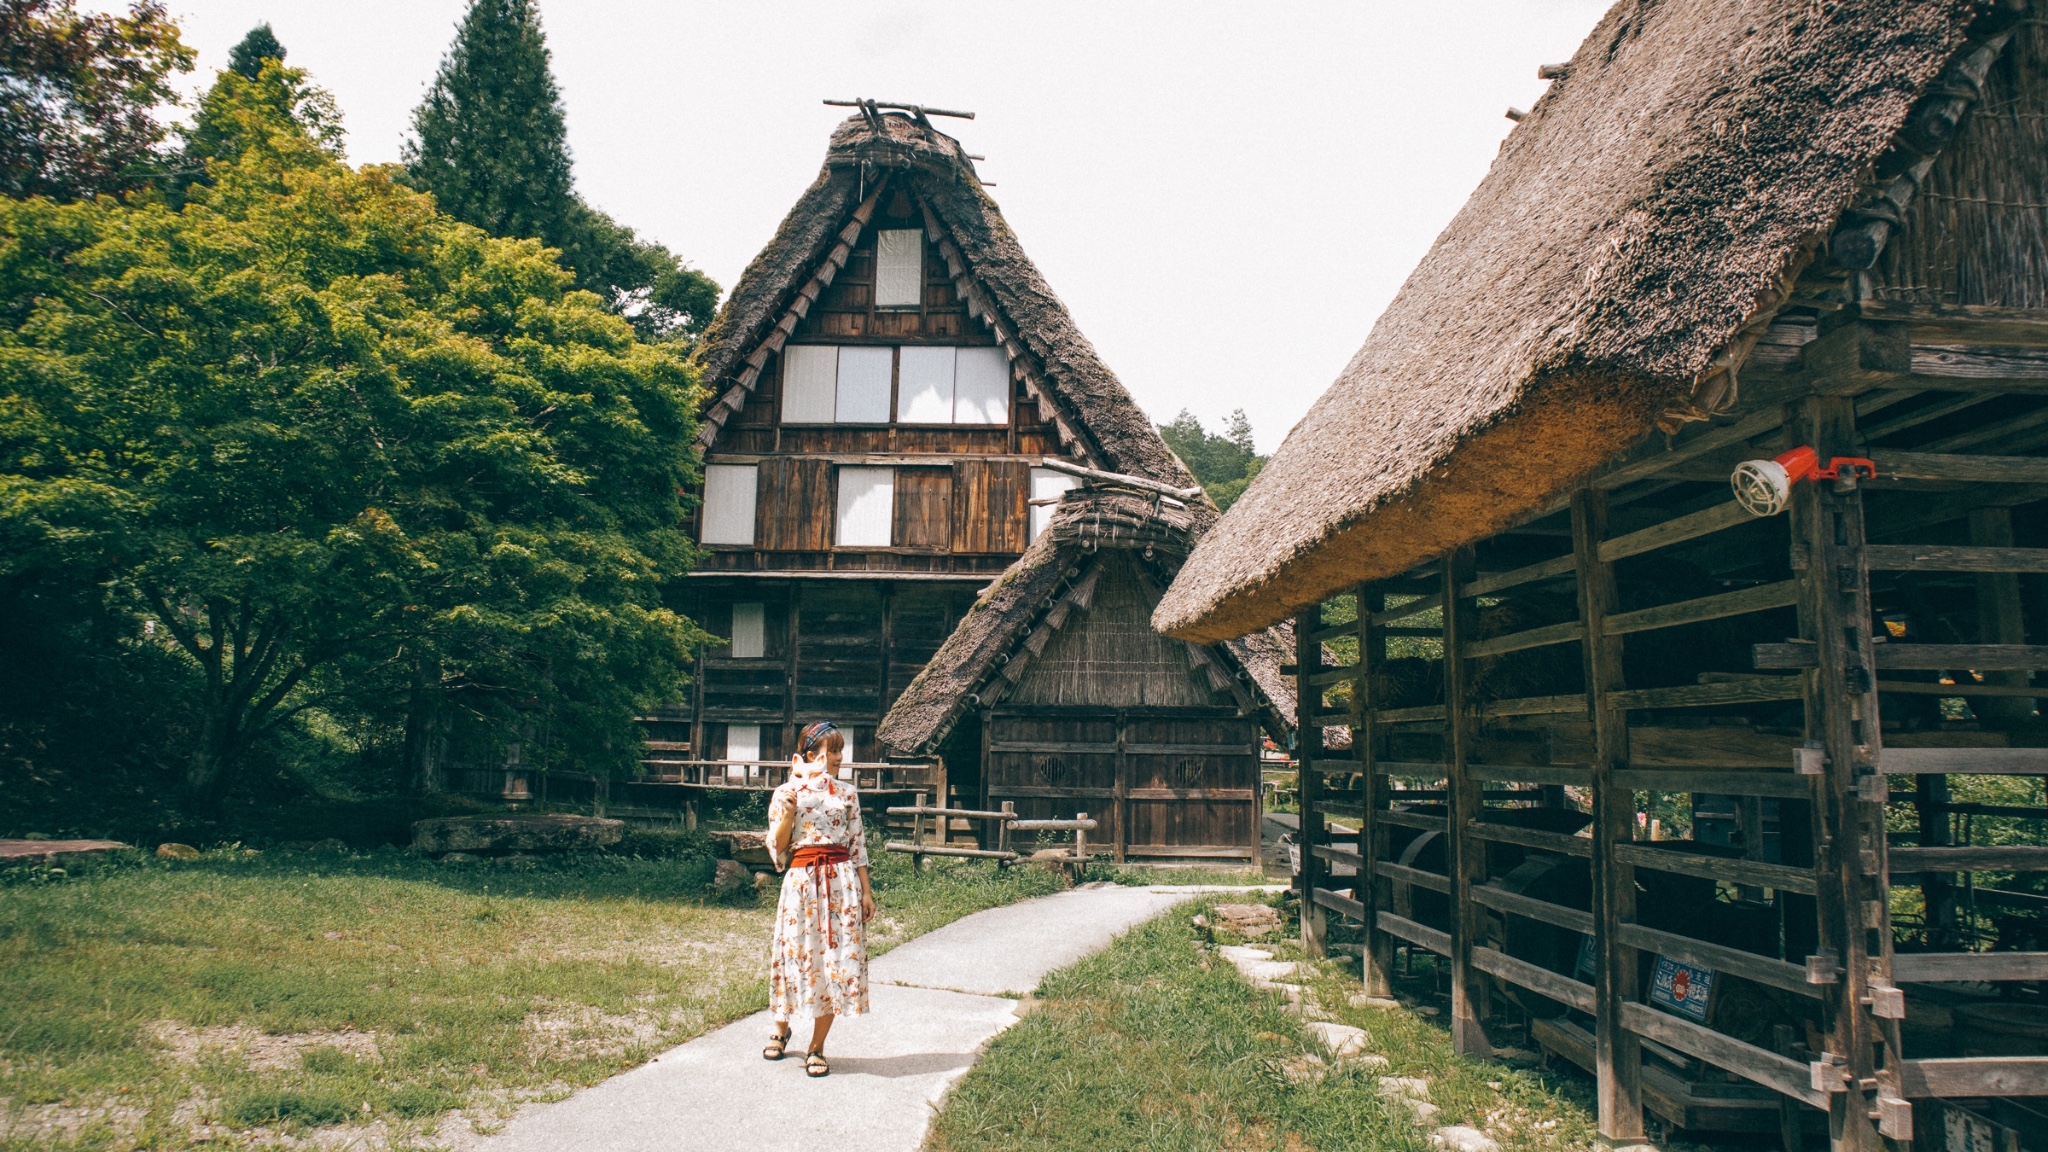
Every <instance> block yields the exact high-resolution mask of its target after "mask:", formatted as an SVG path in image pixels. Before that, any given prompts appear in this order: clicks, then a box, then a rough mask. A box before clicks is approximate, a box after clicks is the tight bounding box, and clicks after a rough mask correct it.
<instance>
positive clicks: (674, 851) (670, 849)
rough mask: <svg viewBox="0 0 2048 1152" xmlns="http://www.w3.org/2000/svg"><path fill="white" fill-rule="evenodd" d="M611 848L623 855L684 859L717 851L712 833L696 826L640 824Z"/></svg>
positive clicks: (658, 858)
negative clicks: (699, 829) (648, 826)
mask: <svg viewBox="0 0 2048 1152" xmlns="http://www.w3.org/2000/svg"><path fill="white" fill-rule="evenodd" d="M612 851H613V852H616V853H618V854H619V855H621V856H638V857H639V858H640V859H642V860H681V859H688V858H689V857H692V856H702V857H705V858H707V859H708V858H712V857H715V856H717V854H718V852H717V849H716V848H715V847H714V846H713V845H712V843H711V837H709V836H706V835H705V834H704V833H702V832H699V831H697V830H696V829H694V828H692V829H683V828H638V827H633V826H630V825H629V826H628V827H627V828H626V834H625V835H624V836H623V837H621V838H620V840H619V842H618V843H617V844H615V845H613V846H612Z"/></svg>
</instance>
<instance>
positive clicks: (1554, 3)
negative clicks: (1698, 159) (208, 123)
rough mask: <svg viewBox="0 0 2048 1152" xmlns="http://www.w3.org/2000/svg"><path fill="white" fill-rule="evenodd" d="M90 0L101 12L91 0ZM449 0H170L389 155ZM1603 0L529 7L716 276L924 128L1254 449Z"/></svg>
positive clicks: (1140, 393)
mask: <svg viewBox="0 0 2048 1152" xmlns="http://www.w3.org/2000/svg"><path fill="white" fill-rule="evenodd" d="M95 6H97V5H95ZM465 6H466V2H465V0H348V2H346V3H341V2H337V0H171V7H172V11H173V12H174V13H176V14H177V16H178V18H179V22H180V24H181V25H182V26H183V28H184V32H185V39H186V41H187V42H188V43H190V44H191V45H192V46H193V47H195V48H197V49H198V50H199V53H200V73H199V75H198V76H197V77H195V80H194V83H195V85H199V84H203V83H206V82H210V81H211V78H212V74H213V70H214V69H217V68H220V67H222V66H223V65H224V64H225V62H226V59H227V53H228V49H229V48H231V47H232V46H233V45H234V43H235V42H236V41H237V40H239V39H241V37H242V35H243V34H244V33H245V32H247V31H248V30H249V28H250V27H251V26H253V25H255V24H256V23H258V22H260V21H264V20H268V21H270V23H271V25H272V26H273V27H274V28H275V29H276V32H277V36H278V39H279V40H280V41H282V42H283V44H284V46H285V49H286V52H287V53H288V55H289V60H290V63H292V64H293V65H296V66H298V67H302V68H306V69H309V70H310V71H311V72H312V74H313V78H314V79H315V80H316V81H317V82H319V83H320V84H322V85H324V86H325V87H326V88H328V89H329V90H330V91H332V92H333V93H334V94H335V96H336V98H337V99H338V100H339V102H340V104H341V108H342V112H343V114H344V116H345V117H346V123H347V125H348V128H349V130H350V131H349V154H350V158H351V159H352V160H354V161H356V162H358V163H362V162H370V161H391V160H396V159H397V157H398V149H399V144H400V142H401V141H402V140H403V138H404V136H405V133H406V131H407V129H408V125H409V121H410V117H411V110H412V107H413V105H414V104H416V103H417V102H418V100H419V98H420V95H421V94H422V92H423V91H424V89H425V87H426V85H427V83H428V82H429V81H431V80H432V78H433V74H434V69H435V67H436V66H437V65H438V63H439V61H440V58H441V54H442V53H443V52H444V51H445V50H446V48H447V46H448V43H449V41H450V40H451V38H452V36H453V33H454V27H455V24H456V21H457V20H458V19H459V18H460V17H461V14H462V11H463V9H464V8H465ZM1605 8H1606V4H1605V3H1604V0H1404V2H1398V3H1397V2H1393V0H1351V2H1349V3H1344V2H1336V3H1273V2H1268V3H1229V4H1225V3H1216V2H1208V0H1205V2H1202V3H1187V2H1183V3H1157V2H1135V0H1091V2H1066V0H1059V2H1047V0H1010V2H1009V3H981V2H967V0H953V2H950V3H913V2H905V3H872V4H871V3H855V2H851V0H841V2H837V3H817V2H813V0H776V2H773V3H769V2H762V0H723V2H722V3H715V4H712V3H686V2H669V3H660V2H654V0H603V2H601V3H600V2H594V0H581V2H570V0H542V4H541V9H542V19H543V21H544V26H545V28H546V31H547V35H548V42H549V46H550V48H551V49H552V50H553V52H554V66H555V76H556V79H557V81H558V83H559V84H560V86H561V89H562V94H563V99H564V102H565V103H566V105H567V107H568V120H569V143H570V146H571V147H572V148H573V149H574V152H575V159H576V178H577V181H578V187H579V188H580V190H581V191H582V192H583V194H584V195H585V197H586V198H588V199H589V200H590V201H591V202H592V203H593V204H595V205H597V206H598V207H600V208H603V209H604V210H606V211H608V212H610V213H611V214H612V215H613V216H614V217H616V218H618V219H619V220H620V221H622V222H623V223H625V224H628V225H630V226H631V227H633V228H634V229H636V230H638V231H639V232H640V233H641V234H642V235H645V236H650V237H653V238H655V239H657V240H659V241H661V242H662V243H663V244H666V245H668V246H669V248H670V249H672V250H673V251H675V252H677V253H679V254H681V255H682V256H683V257H684V258H686V259H688V260H689V261H690V262H691V263H693V264H695V265H696V266H697V267H699V268H702V269H704V270H705V271H706V272H708V273H710V275H711V276H712V277H713V278H715V279H716V280H717V281H718V282H719V284H720V285H722V286H724V287H726V288H728V289H729V288H731V286H732V285H733V283H734V282H735V281H736V280H737V279H738V278H739V275H740V272H741V270H742V269H744V268H745V267H746V264H747V261H749V260H750V259H752V258H753V255H754V253H755V252H757V251H758V250H759V249H760V248H761V246H762V245H764V244H765V243H767V241H768V239H769V237H770V236H771V235H772V234H773V233H774V230H775V227H776V225H777V223H778V222H779V221H780V220H781V219H782V216H783V214H784V213H785V212H787V211H788V210H789V208H790V206H791V205H792V204H793V203H795V201H796V198H797V196H798V195H799V194H800V193H801V192H802V191H803V189H804V188H805V187H806V186H807V185H808V184H809V183H810V181H811V180H812V178H813V177H814V176H815V175H816V174H817V171H818V166H819V164H820V163H821V162H822V160H823V158H824V150H825V141H826V137H827V135H828V134H829V133H830V131H831V129H832V127H833V125H834V124H836V123H837V122H838V120H839V119H840V118H841V116H842V115H843V113H844V111H845V110H844V109H834V108H827V107H824V106H822V105H820V104H819V100H820V99H822V98H825V97H834V98H846V97H853V96H868V97H875V98H880V99H885V100H910V101H916V102H919V103H923V104H926V105H929V106H932V107H939V108H961V109H967V110H971V111H973V112H975V113H977V114H978V117H977V119H975V120H972V121H964V120H942V121H939V124H940V126H941V127H942V128H944V129H946V130H947V131H949V132H952V133H953V134H954V135H956V136H958V137H959V138H960V139H961V141H963V142H964V143H965V144H966V145H967V150H968V151H970V152H974V153H978V154H982V155H986V156H987V157H988V160H987V161H986V162H985V163H982V164H981V165H980V166H979V167H980V169H981V173H982V176H983V178H984V179H986V180H988V181H991V182H993V183H994V184H995V185H996V187H995V188H994V189H993V190H992V194H993V195H994V196H995V198H996V200H997V201H998V202H999V203H1000V204H1001V205H1002V207H1003V213H1004V215H1005V217H1007V218H1008V220H1009V222H1010V225H1011V227H1012V228H1014V229H1015V230H1016V232H1017V234H1018V236H1019V237H1020V238H1021V239H1022V240H1023V242H1024V247H1025V250H1026V251H1028V252H1029V253H1030V254H1031V257H1032V259H1033V260H1035V261H1036V262H1037V264H1038V266H1039V268H1040V269H1041V270H1043V272H1044V273H1045V276H1046V278H1047V280H1048V281H1050V282H1051V284H1052V286H1053V289H1054V290H1055V291H1057V292H1058V293H1059V294H1060V296H1061V298H1062V299H1064V300H1065V301H1066V304H1067V307H1068V308H1069V309H1071V310H1072V312H1073V314H1074V317H1075V319H1076V321H1077V322H1078V323H1079V324H1080V326H1081V330H1082V331H1084V332H1086V333H1087V334H1088V336H1089V337H1090V338H1091V339H1093V340H1094V341H1095V344H1096V347H1097V348H1098V349H1100V351H1101V352H1102V355H1103V357H1104V359H1105V360H1107V361H1108V362H1109V365H1110V367H1111V368H1112V369H1114V370H1115V371H1116V373H1117V374H1118V376H1119V377H1121V378H1122V380H1123V382H1124V384H1125V386H1126V387H1128V388H1129V389H1130V390H1131V392H1132V393H1133V394H1134V395H1136V397H1137V398H1138V402H1139V403H1141V404H1143V405H1144V406H1145V408H1146V410H1147V411H1148V412H1150V413H1151V415H1152V416H1153V418H1154V419H1155V420H1158V421H1165V420H1170V419H1172V418H1173V416H1174V414H1175V413H1176V412H1178V411H1179V410H1180V409H1182V408H1188V409H1190V410H1192V411H1193V412H1194V413H1195V414H1196V415H1197V416H1200V417H1201V418H1202V419H1203V421H1204V422H1205V423H1207V424H1208V425H1209V426H1210V427H1211V428H1214V427H1216V426H1217V421H1218V420H1219V419H1220V418H1221V417H1222V416H1223V415H1224V414H1225V413H1227V412H1228V411H1230V410H1231V409H1232V408H1238V407H1242V408H1243V409H1244V410H1245V411H1246V413H1247V414H1249V415H1250V417H1251V421H1252V426H1253V428H1254V429H1255V431H1256V433H1257V436H1258V442H1259V447H1260V450H1261V451H1271V450H1272V449H1273V448H1274V447H1276V446H1277V445H1278V444H1279V443H1280V440H1281V439H1282V438H1283V437H1284V436H1285V434H1286V432H1287V429H1289V428H1290V427H1292V426H1293V424H1294V422H1295V421H1296V420H1298V419H1300V418H1301V416H1302V414H1303V413H1304V412H1306V411H1307V409H1308V406H1309V404H1310V403H1311V402H1313V401H1314V399H1315V398H1316V396H1318V395H1319V394H1321V392H1322V390H1323V389H1324V388H1325V387H1326V386H1327V385H1328V384H1329V383H1330V381H1331V380H1333V379H1334V378H1335V377H1336V374H1337V372H1338V371H1339V370H1340V369H1341V368H1342V367H1343V366H1344V363H1345V362H1346V361H1347V360H1349V359H1350V357H1351V354H1352V353H1353V352H1354V351H1356V350H1357V348H1358V346H1359V345H1360V344H1361V343H1363V342H1364V340H1365V336H1366V333H1367V332H1368V331H1369V330H1370V329H1371V327H1372V322H1373V320H1374V319H1375V318H1376V317H1377V316H1378V315H1379V313H1380V311H1381V309H1383V308H1384V307H1385V306H1386V304H1387V302H1388V301H1389V300H1391V299H1392V298H1393V295H1394V293H1395V292H1396V291H1397V290H1398V289H1399V288H1400V286H1401V282H1402V281H1403V280H1404V279H1405V278H1406V277H1407V275H1408V271H1409V269H1410V268H1411V267H1412V266H1413V265H1414V264H1415V262H1416V261H1417V260H1418V259H1419V258H1420V257H1421V256H1422V254H1423V253H1424V252H1425V251H1427V250H1428V248H1429V245H1430V242H1431V241H1432V240H1433V239H1435V237H1436V234H1437V233H1438V232H1439V231H1440V230H1441V229H1442V228H1443V226H1444V225H1445V224H1447V223H1448V222H1449V221H1450V218H1451V216H1452V215H1453V214H1454V213H1456V212H1457V210H1458V207H1459V205H1460V204H1462V203H1463V202H1464V199H1465V196H1466V194H1467V193H1469V192H1470V191H1471V189H1472V187H1473V186H1474V185H1475V184H1477V183H1478V181H1479V179H1480V178H1481V177H1482V176H1483V175H1485V173H1486V169H1487V166H1488V165H1489V164H1490V163H1491V162H1492V160H1493V156H1494V153H1495V151H1496V149H1497V148H1498V146H1499V142H1500V140H1501V138H1502V137H1504V136H1505V135H1506V134H1507V132H1508V130H1509V129H1510V128H1511V127H1512V126H1513V125H1512V122H1510V121H1509V120H1507V119H1506V118H1505V116H1504V115H1503V113H1504V111H1505V110H1506V108H1507V107H1508V106H1509V105H1511V104H1512V105H1515V106H1518V107H1523V108H1526V107H1528V106H1529V105H1530V104H1531V103H1533V102H1534V101H1535V99H1536V98H1537V97H1538V96H1539V95H1540V94H1541V93H1542V91H1543V88H1544V86H1545V85H1544V83H1543V82H1542V81H1540V80H1538V79H1536V67H1537V65H1539V64H1544V63H1550V62H1556V61H1563V60H1566V59H1569V58H1570V56H1571V55H1572V53H1573V52H1574V51H1575V50H1576V49H1577V47H1578V45H1579V42H1580V40H1582V39H1583V38H1584V37H1585V35H1586V33H1587V32H1588V31H1589V30H1590V29H1591V28H1592V26H1593V24H1594V22H1595V21H1597V20H1598V19H1599V16H1600V14H1601V12H1602V11H1604V9H1605Z"/></svg>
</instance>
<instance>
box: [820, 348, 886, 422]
mask: <svg viewBox="0 0 2048 1152" xmlns="http://www.w3.org/2000/svg"><path fill="white" fill-rule="evenodd" d="M895 364H896V350H895V349H894V348H873V347H853V348H841V349H840V350H839V389H838V391H839V407H838V411H837V412H836V413H835V415H834V417H833V418H834V419H836V420H837V421H838V422H839V423H841V424H887V423H888V422H889V377H890V376H891V375H892V374H893V373H894V371H895Z"/></svg>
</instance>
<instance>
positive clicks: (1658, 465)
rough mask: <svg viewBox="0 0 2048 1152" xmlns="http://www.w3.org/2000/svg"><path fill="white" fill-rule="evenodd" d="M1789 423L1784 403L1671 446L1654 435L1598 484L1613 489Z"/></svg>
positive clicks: (1595, 480)
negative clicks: (1660, 443)
mask: <svg viewBox="0 0 2048 1152" xmlns="http://www.w3.org/2000/svg"><path fill="white" fill-rule="evenodd" d="M1784 423H1785V410H1784V408H1783V407H1782V406H1775V405H1774V406H1772V407H1769V408H1765V409H1762V410H1760V411H1757V412H1755V413H1752V414H1751V415H1749V416H1745V417H1743V418H1742V419H1741V420H1738V421H1736V422H1735V423H1733V424H1727V425H1723V426H1721V427H1718V428H1715V427H1705V428H1702V429H1701V430H1700V431H1698V432H1696V433H1693V434H1692V435H1691V436H1688V437H1684V438H1682V439H1679V440H1678V441H1677V442H1676V443H1674V444H1672V445H1671V446H1670V447H1663V446H1661V445H1657V444H1656V442H1655V440H1654V438H1653V439H1652V441H1651V443H1650V444H1646V445H1644V446H1643V447H1642V448H1638V449H1637V450H1636V451H1634V452H1632V453H1630V454H1629V456H1630V459H1628V460H1627V462H1626V463H1621V464H1617V465H1615V466H1614V467H1612V468H1610V469H1608V470H1607V471H1605V472H1602V473H1601V474H1599V475H1598V476H1595V477H1594V478H1593V484H1594V486H1595V487H1597V488H1600V489H1602V490H1613V489H1615V488H1620V487H1622V486H1624V485H1628V484H1633V483H1635V482H1636V481H1638V480H1645V479H1648V478H1650V477H1652V476H1655V475H1657V474H1658V473H1660V472H1662V471H1663V470H1664V469H1666V468H1669V467H1671V466H1672V465H1674V464H1678V463H1682V462H1684V461H1686V460H1690V459H1692V458H1693V457H1695V456H1700V455H1703V454H1705V453H1708V452H1713V451H1716V450H1718V449H1721V448H1726V447H1728V446H1729V445H1732V444H1741V443H1745V442H1747V441H1750V440H1754V439H1755V438H1757V437H1758V436H1761V435H1763V434H1764V433H1766V432H1770V431H1772V430H1774V429H1776V428H1778V427H1780V426H1782V425H1783V424H1784Z"/></svg>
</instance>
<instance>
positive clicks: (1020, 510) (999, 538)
mask: <svg viewBox="0 0 2048 1152" xmlns="http://www.w3.org/2000/svg"><path fill="white" fill-rule="evenodd" d="M1030 488H1031V467H1030V465H1028V464H1026V463H1025V462H1024V461H1022V460H963V461H961V462H960V463H958V464H955V465H953V550H954V551H955V552H1022V551H1023V550H1024V544H1025V539H1024V534H1025V523H1026V517H1025V515H1024V510H1025V507H1026V505H1025V503H1024V499H1025V494H1026V493H1027V492H1029V491H1030Z"/></svg>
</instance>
